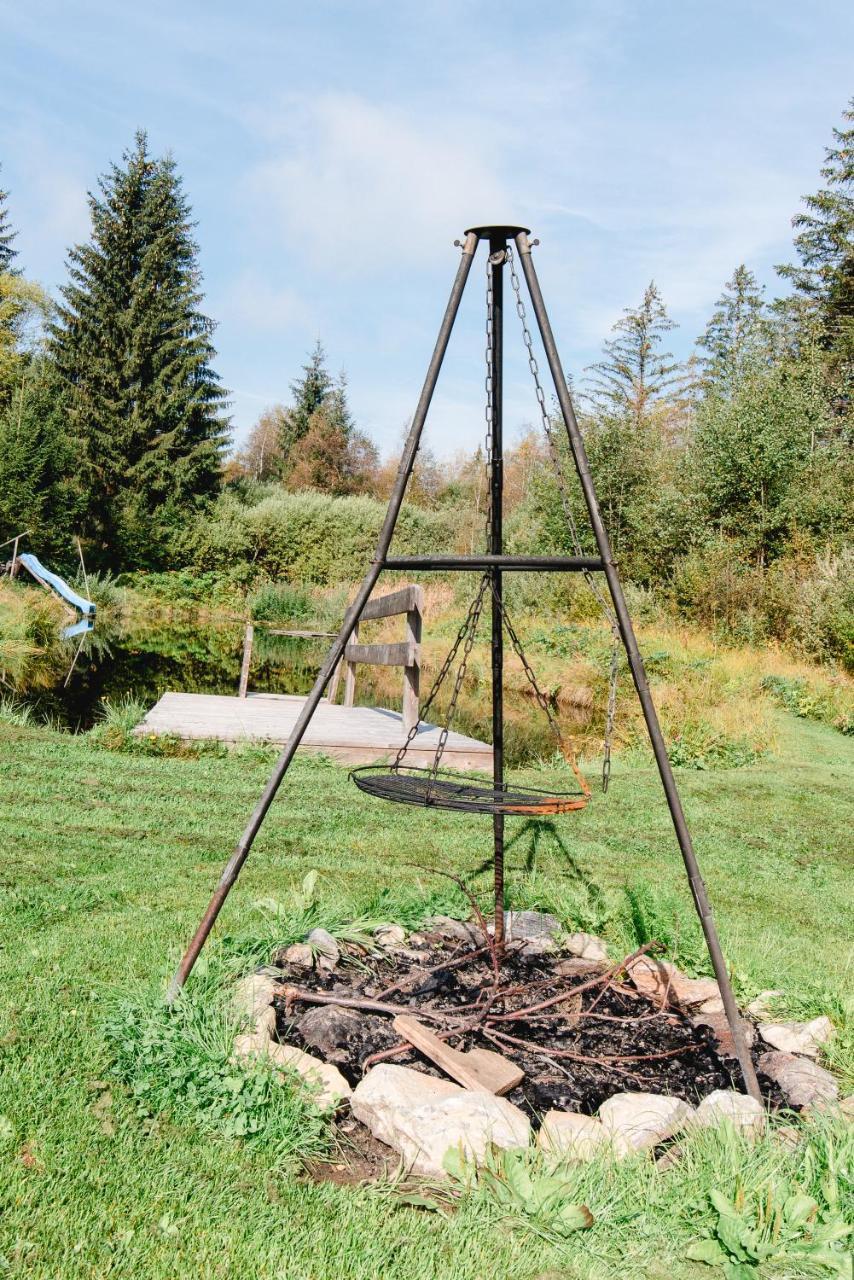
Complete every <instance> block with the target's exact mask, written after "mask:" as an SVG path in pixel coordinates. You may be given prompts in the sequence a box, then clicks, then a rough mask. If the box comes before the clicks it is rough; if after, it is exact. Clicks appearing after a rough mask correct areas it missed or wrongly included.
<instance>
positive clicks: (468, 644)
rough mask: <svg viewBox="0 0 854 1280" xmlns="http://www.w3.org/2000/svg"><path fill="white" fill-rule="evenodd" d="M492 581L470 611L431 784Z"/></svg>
mask: <svg viewBox="0 0 854 1280" xmlns="http://www.w3.org/2000/svg"><path fill="white" fill-rule="evenodd" d="M490 581H491V579H490V576H489V574H488V573H485V574H484V575H483V577H482V578H481V580H480V587H479V588H478V593H477V595H476V596H475V598H474V600H473V602H472V606H471V608H470V609H469V614H468V618H467V619H466V621H467V624H468V635H467V636H466V638H465V644H464V645H463V656H462V658H461V659H460V665H459V666H458V667H457V674H456V678H455V680H454V688H453V692H452V693H451V701H450V702H449V703H448V711H447V714H446V715H445V722H444V724H443V725H442V731H441V733H440V734H439V745H438V746H437V748H436V754H435V756H434V757H433V764H432V765H431V766H430V782H431V783H432V782H435V780H436V774H437V773H438V772H439V765H440V764H441V762H442V756H443V754H444V751H445V744H446V742H447V741H448V734H449V732H450V729H451V721H452V720H453V718H454V713H455V711H456V709H457V699H458V698H459V696H460V689H461V688H462V686H463V680H464V679H465V675H466V667H467V666H468V660H469V655H470V653H471V650H472V645H473V644H474V639H475V635H476V634H477V628H478V623H479V622H480V615H481V613H482V611H483V600H484V596H485V595H486V588H487V586H488V585H489V583H490ZM427 794H428V798H429V794H430V793H429V789H428V793H427Z"/></svg>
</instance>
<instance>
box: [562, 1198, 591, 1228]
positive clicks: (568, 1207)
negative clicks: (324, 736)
mask: <svg viewBox="0 0 854 1280" xmlns="http://www.w3.org/2000/svg"><path fill="white" fill-rule="evenodd" d="M557 1219H558V1223H559V1227H560V1230H561V1231H562V1232H564V1233H568V1232H570V1231H584V1230H585V1228H587V1227H592V1226H593V1223H594V1221H595V1219H594V1217H593V1214H592V1213H591V1212H590V1210H589V1209H588V1208H587V1205H586V1204H565V1205H564V1206H563V1208H562V1209H561V1210H559V1212H558V1214H557Z"/></svg>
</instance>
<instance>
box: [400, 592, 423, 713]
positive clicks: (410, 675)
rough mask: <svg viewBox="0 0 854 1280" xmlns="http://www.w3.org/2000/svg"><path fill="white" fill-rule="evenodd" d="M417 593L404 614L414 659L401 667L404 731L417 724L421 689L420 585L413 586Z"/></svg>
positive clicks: (407, 638) (408, 642)
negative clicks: (409, 663) (411, 604)
mask: <svg viewBox="0 0 854 1280" xmlns="http://www.w3.org/2000/svg"><path fill="white" fill-rule="evenodd" d="M414 590H415V591H416V592H417V593H418V597H417V599H416V607H415V608H413V609H410V610H409V612H408V613H407V615H406V642H407V644H409V645H410V646H411V648H412V651H413V653H414V654H415V658H414V661H413V662H412V663H411V665H409V666H406V667H404V668H403V706H402V708H401V710H402V712H403V728H404V731H405V732H406V733H409V731H410V729H412V728H414V727H415V725H417V724H418V712H419V701H418V699H419V693H420V689H421V599H420V597H421V595H422V591H421V588H420V587H415V588H414Z"/></svg>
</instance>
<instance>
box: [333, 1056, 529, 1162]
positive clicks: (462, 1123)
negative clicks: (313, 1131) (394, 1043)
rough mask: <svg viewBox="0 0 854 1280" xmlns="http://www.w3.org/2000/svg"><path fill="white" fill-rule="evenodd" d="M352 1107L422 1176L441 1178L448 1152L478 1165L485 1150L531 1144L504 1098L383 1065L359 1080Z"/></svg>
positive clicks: (523, 1121) (525, 1125)
mask: <svg viewBox="0 0 854 1280" xmlns="http://www.w3.org/2000/svg"><path fill="white" fill-rule="evenodd" d="M351 1107H352V1111H353V1114H354V1115H355V1116H356V1118H357V1119H358V1120H361V1121H362V1123H363V1124H365V1125H367V1127H368V1128H369V1129H370V1131H371V1133H372V1134H373V1135H374V1137H375V1138H378V1139H379V1141H380V1142H384V1143H386V1145H387V1146H390V1147H392V1148H393V1149H394V1150H395V1151H397V1152H398V1153H399V1154H400V1156H401V1158H402V1160H403V1162H404V1164H405V1165H406V1166H407V1168H409V1169H411V1170H412V1171H413V1172H415V1173H418V1174H422V1175H424V1176H427V1177H437V1178H441V1177H444V1176H446V1170H445V1168H444V1165H443V1161H444V1158H445V1155H446V1154H447V1152H448V1151H449V1150H458V1151H460V1152H461V1154H462V1155H464V1156H465V1157H466V1158H467V1159H470V1160H473V1161H476V1162H478V1163H480V1162H482V1161H483V1160H484V1159H485V1158H486V1153H487V1151H488V1149H489V1148H490V1146H496V1147H501V1148H513V1147H526V1146H527V1145H528V1142H529V1140H530V1132H531V1127H530V1123H529V1121H528V1117H527V1116H526V1115H525V1114H524V1113H523V1112H522V1111H520V1110H519V1108H518V1107H514V1106H513V1104H512V1103H510V1102H508V1101H507V1099H506V1098H497V1097H495V1095H494V1094H491V1093H485V1092H484V1093H481V1092H479V1091H474V1090H469V1089H461V1088H460V1087H459V1086H458V1085H454V1084H451V1083H450V1082H449V1081H445V1080H439V1079H437V1078H435V1077H433V1076H427V1075H424V1074H423V1073H422V1072H420V1071H413V1070H411V1069H410V1068H408V1067H397V1066H393V1065H390V1064H387V1063H380V1064H379V1065H378V1066H376V1067H374V1068H373V1070H372V1071H369V1072H368V1074H367V1075H366V1076H365V1077H364V1079H363V1080H361V1081H360V1082H359V1084H358V1085H357V1086H356V1089H355V1090H354V1092H353V1097H352V1100H351Z"/></svg>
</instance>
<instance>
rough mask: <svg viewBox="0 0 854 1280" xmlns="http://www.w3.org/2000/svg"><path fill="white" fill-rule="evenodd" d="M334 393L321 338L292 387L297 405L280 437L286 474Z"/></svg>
mask: <svg viewBox="0 0 854 1280" xmlns="http://www.w3.org/2000/svg"><path fill="white" fill-rule="evenodd" d="M333 389H334V384H333V381H332V378H331V377H330V375H329V370H328V369H327V368H326V352H325V351H324V350H323V344H322V343H321V341H320V339H319V338H318V340H317V342H316V343H315V347H314V350H313V351H312V353H311V355H310V356H309V358H308V363H307V364H304V365H303V367H302V377H301V378H297V379H296V381H295V382H292V383H291V395H292V396H293V398H294V399H293V404H292V405H291V407H290V408H289V409H288V411H287V414H286V415H285V416H284V418H283V420H282V424H281V433H280V436H279V447H280V449H281V452H282V459H283V468H284V470H285V472H287V470H288V468H289V467H291V466H293V465H294V463H295V462H296V458H295V457H294V456H292V455H293V452H294V450H295V447H296V446H297V445H298V444H299V442H300V441H301V440H303V439H304V438H305V437H306V435H308V431H309V428H310V426H311V420H312V418H313V417H314V415H315V413H316V412H317V410H318V409H321V408H322V407H323V406H324V405H325V404H326V401H327V400H328V398H329V396H330V395H331V394H332V392H333Z"/></svg>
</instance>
